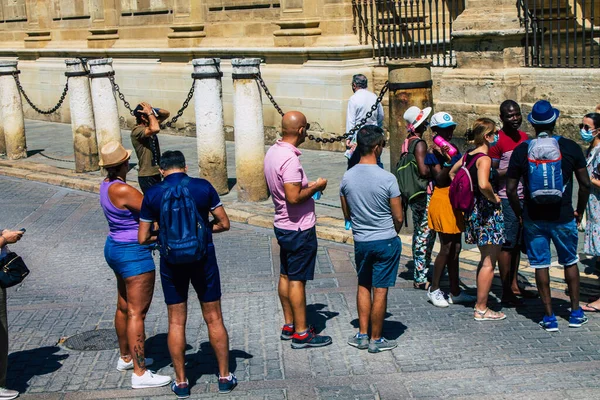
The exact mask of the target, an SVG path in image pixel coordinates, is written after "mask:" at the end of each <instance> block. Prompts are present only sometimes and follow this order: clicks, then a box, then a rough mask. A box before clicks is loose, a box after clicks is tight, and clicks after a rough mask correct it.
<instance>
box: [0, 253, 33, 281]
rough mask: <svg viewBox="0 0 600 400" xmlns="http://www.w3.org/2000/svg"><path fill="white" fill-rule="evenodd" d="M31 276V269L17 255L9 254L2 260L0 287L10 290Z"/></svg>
mask: <svg viewBox="0 0 600 400" xmlns="http://www.w3.org/2000/svg"><path fill="white" fill-rule="evenodd" d="M27 275H29V269H28V268H27V266H26V265H25V262H24V261H23V259H22V258H21V257H20V256H18V255H17V253H8V254H7V255H6V257H4V258H3V259H1V260H0V286H1V287H3V288H5V289H6V288H9V287H11V286H15V285H17V284H19V283H21V282H23V279H25V277H26V276H27Z"/></svg>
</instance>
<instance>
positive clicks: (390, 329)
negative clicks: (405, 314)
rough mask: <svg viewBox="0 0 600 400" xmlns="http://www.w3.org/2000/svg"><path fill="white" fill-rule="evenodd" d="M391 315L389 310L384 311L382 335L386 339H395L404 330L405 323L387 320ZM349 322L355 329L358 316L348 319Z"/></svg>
mask: <svg viewBox="0 0 600 400" xmlns="http://www.w3.org/2000/svg"><path fill="white" fill-rule="evenodd" d="M392 316H393V314H390V313H389V312H386V313H385V319H384V321H383V336H384V337H385V338H386V339H391V340H396V339H398V338H399V337H400V336H402V334H403V333H404V331H405V330H406V325H404V324H403V323H402V322H400V321H389V320H388V318H389V317H392ZM350 324H351V325H352V326H353V327H354V328H355V329H358V327H359V326H358V318H356V319H353V320H352V321H350ZM370 334H371V332H370V331H369V335H370Z"/></svg>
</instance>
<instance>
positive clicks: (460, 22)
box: [452, 0, 525, 69]
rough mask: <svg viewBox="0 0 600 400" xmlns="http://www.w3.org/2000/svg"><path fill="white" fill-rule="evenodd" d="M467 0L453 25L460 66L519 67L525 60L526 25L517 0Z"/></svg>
mask: <svg viewBox="0 0 600 400" xmlns="http://www.w3.org/2000/svg"><path fill="white" fill-rule="evenodd" d="M490 4H491V3H490V2H489V0H466V4H465V10H464V11H463V12H462V13H461V14H460V15H459V16H458V17H457V18H456V20H455V21H454V24H453V26H452V39H453V42H452V44H453V47H454V50H455V52H456V62H457V65H458V67H459V68H476V69H481V68H485V69H491V68H516V67H522V66H524V64H525V59H524V57H525V53H524V51H525V49H524V47H523V39H524V38H525V28H523V27H521V25H520V24H519V18H518V10H517V5H516V2H515V1H514V0H495V1H494V2H493V4H494V5H493V6H490Z"/></svg>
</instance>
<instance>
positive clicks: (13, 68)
mask: <svg viewBox="0 0 600 400" xmlns="http://www.w3.org/2000/svg"><path fill="white" fill-rule="evenodd" d="M17 64H18V63H17V61H0V110H1V115H2V122H1V123H2V127H3V129H4V141H5V146H6V155H7V157H8V158H9V159H11V160H18V159H20V158H26V157H27V142H26V140H25V120H24V117H23V103H22V102H21V93H19V88H18V87H17V83H16V82H15V78H14V76H13V75H14V74H18V73H19V71H18V70H17Z"/></svg>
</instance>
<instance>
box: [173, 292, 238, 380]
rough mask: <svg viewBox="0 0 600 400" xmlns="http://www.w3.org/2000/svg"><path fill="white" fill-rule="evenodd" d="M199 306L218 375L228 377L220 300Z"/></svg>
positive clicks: (225, 335)
mask: <svg viewBox="0 0 600 400" xmlns="http://www.w3.org/2000/svg"><path fill="white" fill-rule="evenodd" d="M200 306H201V307H202V315H203V316H204V321H206V327H207V328H208V340H209V341H210V345H211V346H212V348H213V350H214V352H215V357H216V358H217V364H218V365H219V374H220V376H222V377H226V376H229V372H230V371H229V335H228V334H227V329H226V328H225V324H224V323H223V314H222V312H221V300H217V301H211V302H209V303H202V302H201V303H200ZM179 382H181V381H179Z"/></svg>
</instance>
